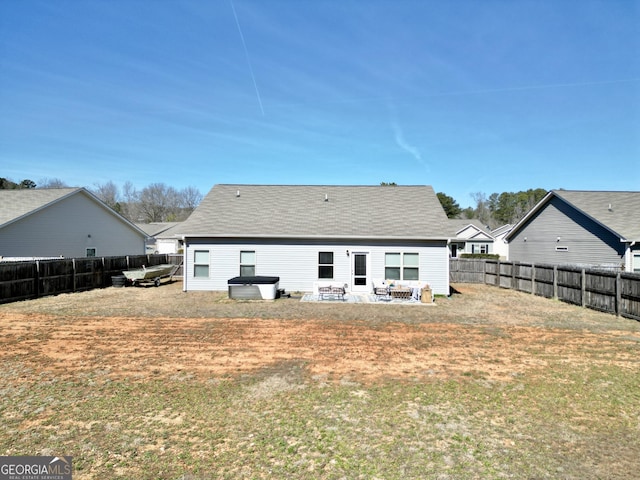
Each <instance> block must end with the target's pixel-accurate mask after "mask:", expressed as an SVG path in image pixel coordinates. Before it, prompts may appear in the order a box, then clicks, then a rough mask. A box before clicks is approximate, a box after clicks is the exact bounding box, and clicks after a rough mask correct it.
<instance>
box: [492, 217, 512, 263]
mask: <svg viewBox="0 0 640 480" xmlns="http://www.w3.org/2000/svg"><path fill="white" fill-rule="evenodd" d="M512 228H513V225H511V224H510V223H507V224H506V225H502V226H501V227H498V228H495V229H493V230H491V236H492V237H493V253H495V254H497V255H500V260H509V244H508V243H507V241H506V240H505V237H506V236H507V235H508V234H509V232H510V231H511V229H512Z"/></svg>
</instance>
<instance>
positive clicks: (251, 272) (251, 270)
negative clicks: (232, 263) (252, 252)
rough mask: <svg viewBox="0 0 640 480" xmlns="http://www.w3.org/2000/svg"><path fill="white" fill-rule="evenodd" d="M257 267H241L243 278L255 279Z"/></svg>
mask: <svg viewBox="0 0 640 480" xmlns="http://www.w3.org/2000/svg"><path fill="white" fill-rule="evenodd" d="M255 275H256V267H255V265H240V276H241V277H255Z"/></svg>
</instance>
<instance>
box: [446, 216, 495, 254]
mask: <svg viewBox="0 0 640 480" xmlns="http://www.w3.org/2000/svg"><path fill="white" fill-rule="evenodd" d="M449 225H450V230H451V236H452V238H451V242H450V243H449V254H450V255H451V257H452V258H457V257H460V256H461V255H462V254H463V253H494V252H493V237H492V236H491V233H490V232H489V229H488V228H487V227H485V226H484V225H482V222H480V221H479V220H474V219H457V218H455V219H449Z"/></svg>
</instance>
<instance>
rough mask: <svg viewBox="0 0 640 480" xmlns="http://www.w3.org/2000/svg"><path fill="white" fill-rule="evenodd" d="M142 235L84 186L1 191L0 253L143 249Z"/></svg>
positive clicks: (87, 254) (85, 253) (25, 255)
mask: <svg viewBox="0 0 640 480" xmlns="http://www.w3.org/2000/svg"><path fill="white" fill-rule="evenodd" d="M145 238H146V234H145V232H144V231H142V230H140V229H139V228H138V227H136V226H135V225H134V224H133V223H131V222H129V221H128V220H127V219H125V218H124V217H123V216H121V215H119V214H118V213H116V212H115V211H114V210H113V209H111V208H109V207H108V206H107V205H106V204H105V203H103V202H102V201H101V200H100V199H98V198H97V197H96V196H95V195H93V194H92V193H90V192H89V191H88V190H86V189H84V188H52V189H44V188H43V189H38V188H36V189H18V190H0V257H2V258H3V259H5V260H7V259H12V260H19V259H31V258H46V257H67V258H74V257H75V258H78V257H95V256H99V257H107V256H119V255H141V254H144V253H145Z"/></svg>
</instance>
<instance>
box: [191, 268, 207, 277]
mask: <svg viewBox="0 0 640 480" xmlns="http://www.w3.org/2000/svg"><path fill="white" fill-rule="evenodd" d="M193 276H194V277H204V278H207V277H209V265H194V266H193Z"/></svg>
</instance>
